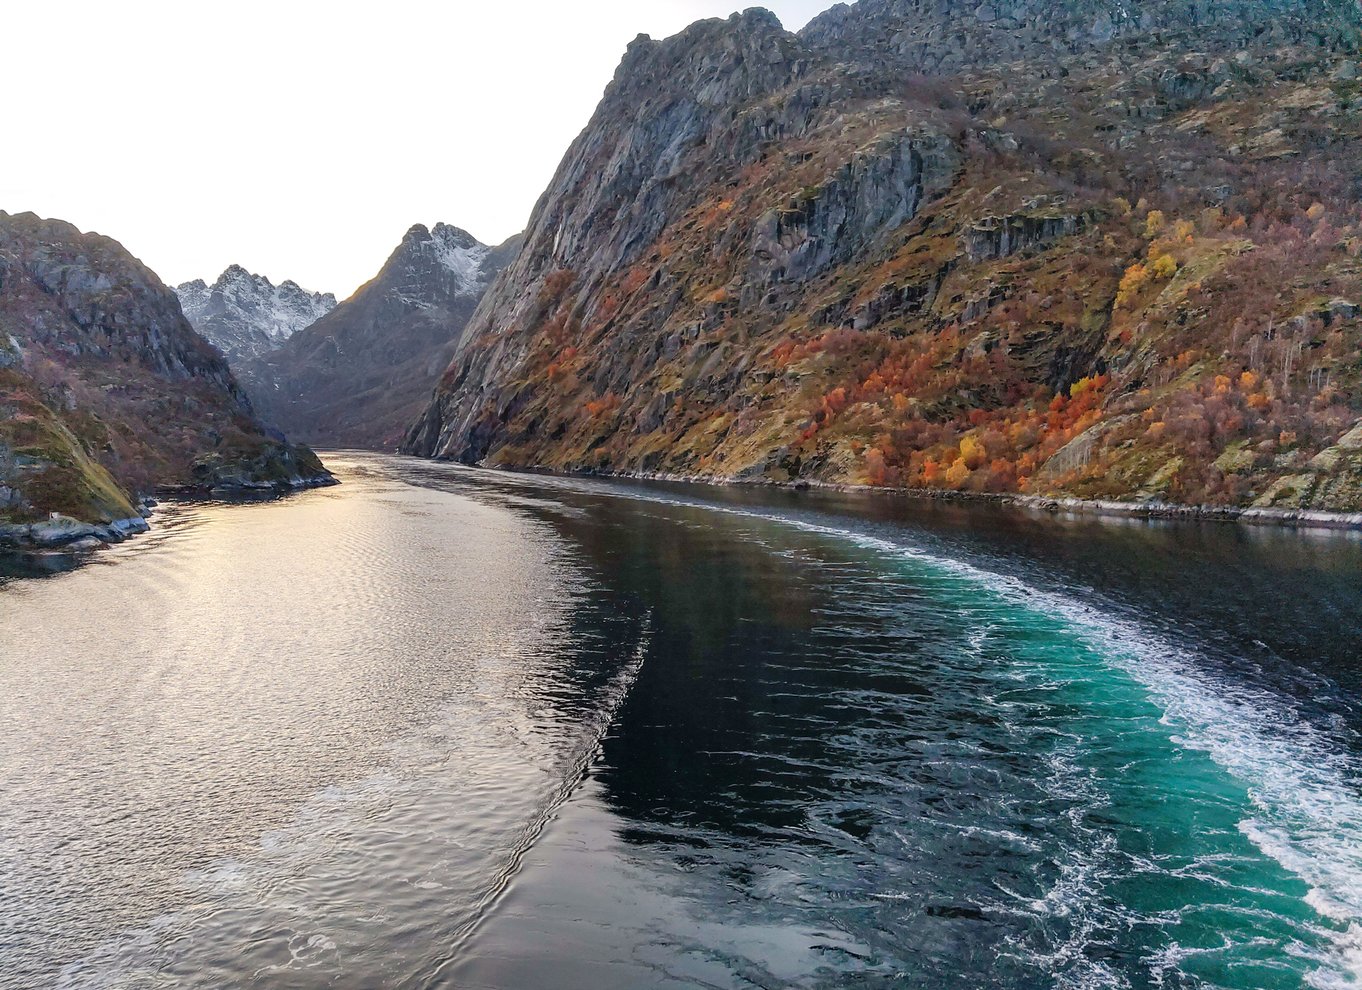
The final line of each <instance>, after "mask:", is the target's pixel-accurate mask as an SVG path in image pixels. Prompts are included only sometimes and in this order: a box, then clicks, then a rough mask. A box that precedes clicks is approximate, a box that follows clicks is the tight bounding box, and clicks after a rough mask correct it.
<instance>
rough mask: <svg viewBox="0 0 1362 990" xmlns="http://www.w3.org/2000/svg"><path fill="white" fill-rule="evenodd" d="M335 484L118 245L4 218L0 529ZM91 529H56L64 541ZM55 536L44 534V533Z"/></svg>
mask: <svg viewBox="0 0 1362 990" xmlns="http://www.w3.org/2000/svg"><path fill="white" fill-rule="evenodd" d="M327 480H329V475H327V473H326V471H325V469H324V468H323V467H322V465H321V463H320V462H319V461H318V460H317V458H316V456H315V455H314V454H313V453H312V452H311V451H310V450H308V449H307V448H305V447H296V446H291V445H289V444H288V443H286V442H285V441H284V439H283V437H282V436H277V435H272V434H270V433H268V432H267V431H266V430H265V428H264V427H263V426H262V425H261V424H260V422H259V421H258V420H257V419H255V417H254V415H253V413H252V411H251V407H250V403H249V402H248V401H247V400H246V398H245V396H244V395H243V394H242V392H241V390H240V389H239V388H238V386H237V383H236V380H235V379H234V378H233V377H232V373H231V371H230V370H228V367H227V363H226V362H225V361H224V360H223V358H222V356H221V355H220V354H219V353H218V352H217V351H216V350H214V349H213V348H212V347H211V346H209V345H208V344H207V343H206V342H205V341H204V340H203V339H202V338H201V337H199V336H198V334H196V333H195V332H194V330H193V328H192V327H191V326H190V325H189V323H188V322H187V321H186V320H185V318H184V315H183V313H182V312H181V310H180V305H179V302H178V300H177V299H176V297H175V295H174V293H172V292H171V291H170V290H169V289H167V288H166V287H165V286H164V285H162V284H161V282H160V280H159V279H157V277H156V276H155V275H154V274H152V272H151V271H149V270H148V269H147V268H146V267H144V266H143V265H142V264H141V263H140V262H138V261H137V260H136V259H135V258H133V257H132V256H131V255H129V254H128V253H127V251H125V250H124V249H123V247H122V246H121V245H119V244H118V243H117V242H116V241H113V240H110V239H109V238H107V237H101V236H99V235H97V234H83V233H81V232H80V231H79V230H77V229H76V228H75V227H73V226H71V225H70V224H66V223H62V222H60V221H56V220H42V219H40V218H38V217H35V216H33V215H32V214H23V215H19V216H10V215H9V214H7V213H3V212H0V530H3V532H4V538H5V539H9V540H13V539H15V538H17V537H21V536H22V535H23V532H24V530H23V527H24V526H25V525H26V524H28V523H30V522H37V523H44V522H45V521H46V519H47V517H48V514H49V513H52V512H58V513H61V514H64V515H66V516H69V517H73V518H74V519H76V520H79V521H81V522H84V523H90V524H101V525H106V524H111V523H115V522H117V521H119V520H124V519H128V518H131V517H136V516H137V513H136V511H135V510H134V502H135V499H136V497H137V496H138V495H142V494H150V493H151V492H153V491H155V490H157V489H161V488H177V489H192V490H195V491H199V492H203V493H209V492H213V491H217V492H219V493H223V494H230V493H232V492H237V491H244V490H261V489H265V490H274V489H282V488H287V487H292V486H300V485H305V484H312V483H320V482H324V481H327ZM87 530H88V527H86V528H85V529H81V528H80V527H74V528H73V527H71V526H66V527H65V528H63V527H61V526H59V527H57V529H56V530H53V531H52V532H53V533H54V534H55V536H54V537H53V538H54V539H55V540H56V541H57V542H60V541H61V540H62V539H65V538H66V537H72V538H76V536H73V534H77V535H79V536H83V537H88V536H89V535H90V534H89V533H88V532H87ZM45 531H46V530H45Z"/></svg>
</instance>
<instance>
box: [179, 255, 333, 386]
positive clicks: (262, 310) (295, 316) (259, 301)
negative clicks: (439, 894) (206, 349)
mask: <svg viewBox="0 0 1362 990" xmlns="http://www.w3.org/2000/svg"><path fill="white" fill-rule="evenodd" d="M175 294H176V295H177V296H179V298H180V306H181V308H182V309H183V310H184V315H185V316H186V317H187V318H188V319H189V322H190V323H191V324H192V325H193V327H194V329H195V330H197V331H198V332H199V334H200V336H202V337H203V338H204V339H205V340H207V341H208V342H209V343H210V344H212V345H213V346H214V347H216V348H217V349H218V350H220V351H222V353H223V354H225V355H226V356H227V359H228V360H229V361H230V362H232V365H233V366H234V367H235V366H236V365H237V364H240V363H241V362H243V361H246V360H249V359H250V358H253V357H258V356H260V355H261V354H264V353H266V352H267V351H271V350H274V349H275V348H276V347H278V346H280V345H281V344H283V343H284V341H286V340H288V339H289V338H290V337H292V336H293V335H294V334H295V333H297V332H298V331H299V330H302V329H303V328H304V327H308V326H311V325H312V324H313V323H316V322H317V321H318V320H320V319H321V318H322V317H323V316H325V315H326V314H327V313H329V312H331V311H332V310H333V309H335V308H336V297H335V296H333V295H332V294H331V293H329V292H308V291H307V290H306V289H301V288H299V287H298V284H297V283H296V282H284V283H282V284H280V285H275V284H274V283H272V282H271V281H270V280H269V279H267V278H266V277H265V276H263V275H253V274H251V273H250V272H248V271H246V269H244V268H242V267H241V266H240V265H232V266H231V267H230V268H228V269H227V270H226V271H225V272H223V273H222V274H221V275H220V276H218V280H217V281H216V282H214V283H213V284H212V286H211V287H210V286H209V285H207V284H206V283H205V282H204V281H203V280H202V279H195V280H194V281H193V282H185V283H184V284H183V285H181V286H179V287H178V288H177V289H176V290H175Z"/></svg>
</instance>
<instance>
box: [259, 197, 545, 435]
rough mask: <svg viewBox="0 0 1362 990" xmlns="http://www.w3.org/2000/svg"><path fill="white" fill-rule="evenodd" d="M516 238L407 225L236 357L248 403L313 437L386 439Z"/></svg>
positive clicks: (414, 404) (401, 428)
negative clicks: (288, 326) (495, 242)
mask: <svg viewBox="0 0 1362 990" xmlns="http://www.w3.org/2000/svg"><path fill="white" fill-rule="evenodd" d="M519 244H520V239H519V238H513V239H512V240H510V241H508V242H507V243H505V244H503V245H501V246H500V247H489V246H488V245H486V244H482V243H480V242H479V241H478V240H477V239H476V238H474V237H473V236H472V235H471V234H468V233H467V232H465V231H462V230H460V229H459V228H457V227H451V226H449V225H448V224H443V223H440V224H436V225H435V226H434V227H433V228H431V229H427V228H426V227H424V226H422V225H420V224H418V225H417V226H415V227H412V228H411V230H409V231H407V234H406V236H405V237H403V238H402V243H401V244H399V245H398V247H397V249H396V250H395V251H394V252H393V253H392V256H391V257H390V258H389V259H388V261H387V264H385V265H384V266H383V269H382V271H380V272H379V273H378V275H377V276H376V277H375V278H374V279H373V280H372V281H370V282H368V283H366V284H365V285H364V286H362V287H361V288H360V289H359V290H358V291H357V292H356V293H355V294H354V296H352V297H351V298H350V299H347V300H346V301H345V302H344V303H342V304H341V305H340V306H338V307H337V308H336V309H335V310H334V311H332V312H331V313H328V314H327V315H326V316H324V317H322V318H321V319H319V320H318V321H317V322H316V323H314V324H313V325H311V326H309V327H308V328H307V329H305V330H302V331H300V332H298V333H297V334H295V335H294V336H292V337H291V338H290V339H289V340H287V341H286V342H285V343H283V344H282V345H280V346H279V347H278V348H276V349H274V350H271V351H269V352H267V353H263V354H261V355H260V356H258V357H257V358H255V359H254V360H252V361H247V362H244V363H242V364H240V365H237V366H236V367H237V368H238V371H239V373H240V375H241V377H242V380H243V382H244V383H245V384H246V386H247V388H248V390H249V391H250V393H251V395H252V397H253V398H254V400H255V402H256V405H257V408H258V409H259V410H260V412H261V414H262V415H263V416H265V418H266V419H267V420H269V421H270V422H273V423H275V424H277V425H279V426H280V427H282V428H283V429H285V430H287V431H288V432H289V433H290V434H294V435H297V436H299V437H305V438H307V439H308V440H309V441H311V442H313V443H317V444H325V445H327V446H333V447H334V446H345V447H368V448H380V449H387V450H391V449H393V448H394V447H396V446H397V445H398V443H400V442H401V440H402V437H403V434H404V433H405V431H406V428H407V427H408V426H409V425H410V424H411V422H412V420H414V419H415V418H416V416H417V415H418V414H419V413H420V411H421V409H422V407H423V406H424V405H425V402H426V399H427V397H428V396H429V395H430V392H431V390H432V389H433V388H434V386H435V384H436V382H437V381H438V380H439V376H440V372H441V371H443V370H444V368H445V367H446V366H447V365H448V364H449V361H450V359H451V357H452V355H453V353H454V347H455V345H456V344H457V343H458V340H459V336H460V334H461V333H462V332H463V328H464V326H465V325H466V324H467V323H468V320H469V317H471V316H472V315H473V312H474V310H475V309H476V308H477V305H478V302H479V300H481V299H482V296H483V293H484V292H485V291H486V290H487V286H488V285H489V284H490V283H491V280H492V278H493V277H494V276H495V275H496V273H497V272H499V271H501V269H502V268H504V267H505V266H506V265H507V263H508V262H509V261H510V260H511V258H513V257H514V256H515V253H516V251H517V250H518V248H519Z"/></svg>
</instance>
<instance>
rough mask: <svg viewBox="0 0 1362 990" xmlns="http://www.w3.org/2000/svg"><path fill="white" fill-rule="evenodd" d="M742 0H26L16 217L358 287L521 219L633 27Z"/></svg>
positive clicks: (196, 261) (16, 16)
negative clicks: (463, 238)
mask: <svg viewBox="0 0 1362 990" xmlns="http://www.w3.org/2000/svg"><path fill="white" fill-rule="evenodd" d="M741 2H742V0H575V2H572V0H563V2H552V0H444V2H438V0H385V2H375V0H366V2H362V3H357V2H353V0H330V2H321V0H315V2H314V0H233V2H224V0H123V2H118V3H110V2H109V0H44V2H19V0H10V2H6V3H4V7H5V11H4V16H3V28H0V31H3V37H4V40H5V45H4V58H3V65H4V73H5V78H6V81H7V83H8V87H7V88H8V91H9V99H7V100H6V101H5V108H4V120H3V124H0V127H2V128H3V133H4V135H5V141H4V146H3V154H2V155H0V209H3V210H7V211H8V212H10V213H20V212H24V211H30V210H31V211H33V212H35V213H38V214H40V215H42V216H47V217H58V218H60V219H63V220H68V221H70V222H71V223H74V224H75V225H76V226H77V227H80V228H81V229H82V230H97V231H99V232H100V233H104V234H108V235H110V236H112V237H115V238H117V239H118V240H120V241H121V242H122V243H123V244H124V245H125V246H126V247H127V248H128V249H129V250H131V251H132V252H133V253H134V254H135V255H137V256H138V257H140V258H141V259H142V260H143V261H144V262H146V263H147V264H148V265H150V266H151V267H152V268H153V269H154V270H155V271H156V272H157V273H158V274H160V276H161V277H162V278H163V279H164V280H165V281H166V282H167V283H169V284H171V285H174V284H176V283H179V282H183V281H188V280H189V279H192V278H203V279H206V280H208V281H212V279H213V278H215V277H216V276H217V274H218V273H219V272H221V271H222V269H224V268H225V267H227V265H228V264H231V263H237V264H241V265H244V266H245V267H246V268H249V269H250V270H252V271H255V272H260V273H261V274H264V275H267V276H269V277H270V278H271V279H273V280H274V281H275V282H276V283H278V282H281V281H283V280H284V279H288V278H291V279H293V280H294V281H296V282H298V283H300V284H301V285H303V286H305V287H307V288H309V289H314V290H322V291H331V292H335V293H336V294H337V295H338V296H341V297H344V296H345V295H348V294H349V293H350V292H351V291H353V290H354V289H355V288H356V287H357V286H358V285H359V284H360V283H362V282H364V281H365V280H367V279H369V278H371V277H372V276H373V275H375V274H376V273H377V272H378V269H379V268H380V267H381V266H382V263H383V261H384V260H385V259H386V258H387V256H388V254H389V253H390V252H391V250H392V249H393V248H394V247H395V246H396V245H397V242H398V241H399V240H400V239H401V236H402V234H403V233H405V231H406V230H407V228H408V227H410V226H411V225H412V224H414V223H425V224H434V223H435V222H437V221H445V222H447V223H452V224H455V225H457V226H460V227H464V228H465V229H467V230H468V231H469V232H471V233H472V234H473V235H474V236H476V237H478V238H480V239H482V240H484V241H487V242H491V243H496V242H499V241H501V240H504V239H505V238H507V237H509V236H510V235H511V234H514V233H515V232H516V231H518V230H520V229H521V228H522V227H523V226H524V224H525V221H526V220H527V219H528V218H529V214H530V210H531V209H532V208H533V206H534V203H535V201H536V200H537V199H538V197H539V195H540V193H541V192H543V190H544V188H545V186H547V185H548V182H549V179H550V178H551V177H552V175H553V171H554V169H555V168H556V167H557V165H558V162H559V159H560V158H561V157H562V155H563V153H564V152H565V151H566V150H567V147H568V144H569V143H570V142H571V141H572V139H573V138H574V137H575V136H576V135H577V133H578V132H579V131H580V130H581V129H582V127H583V126H585V124H586V122H587V120H588V119H589V118H590V116H591V113H592V111H593V110H594V108H595V106H596V103H597V101H598V100H599V98H600V96H601V92H602V91H603V90H604V88H605V85H606V83H607V82H609V80H610V78H611V77H612V76H613V75H614V71H615V67H616V65H617V64H618V63H619V60H620V57H621V56H622V55H623V54H624V49H625V47H626V45H627V44H628V43H629V42H630V41H631V40H632V39H633V38H634V36H635V35H637V34H639V33H646V34H650V35H652V36H653V37H655V38H658V37H665V36H666V35H669V34H673V33H675V32H676V31H679V30H680V29H681V28H683V27H685V26H686V25H687V24H688V23H690V22H691V21H693V20H697V19H699V18H702V17H712V16H726V15H727V14H729V13H731V12H732V10H734V9H736V7H737V5H738V4H739V3H741ZM831 3H832V0H771V2H769V3H767V4H766V6H768V7H769V8H770V9H772V10H774V11H775V12H776V13H777V14H779V15H780V17H781V19H782V21H783V22H784V23H785V26H786V27H787V28H791V29H796V28H798V27H801V26H803V25H804V24H805V23H806V22H807V21H808V20H809V19H810V18H811V17H812V16H813V15H814V14H816V13H818V12H819V11H820V10H822V9H824V8H825V7H827V6H830V5H831Z"/></svg>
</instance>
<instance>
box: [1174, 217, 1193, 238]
mask: <svg viewBox="0 0 1362 990" xmlns="http://www.w3.org/2000/svg"><path fill="white" fill-rule="evenodd" d="M1194 233H1196V225H1195V224H1194V223H1192V221H1190V220H1179V221H1178V222H1177V223H1176V224H1174V225H1173V238H1174V239H1175V240H1178V241H1181V242H1183V243H1184V244H1191V243H1192V241H1193V236H1192V235H1193V234H1194Z"/></svg>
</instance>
